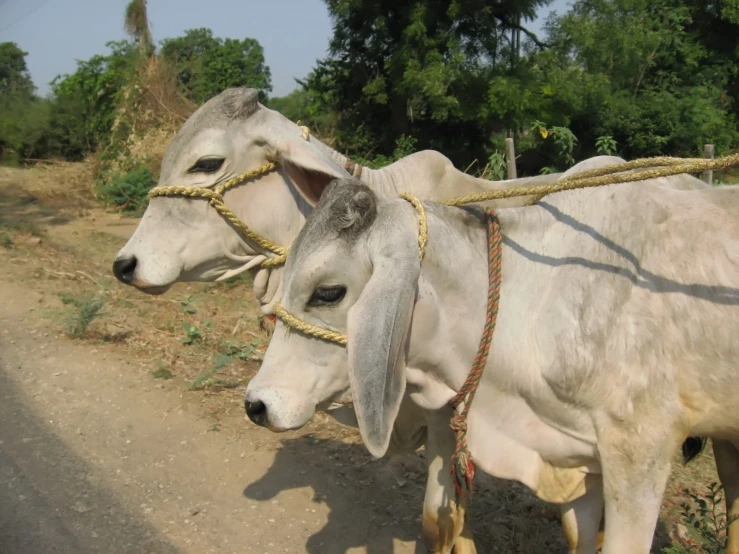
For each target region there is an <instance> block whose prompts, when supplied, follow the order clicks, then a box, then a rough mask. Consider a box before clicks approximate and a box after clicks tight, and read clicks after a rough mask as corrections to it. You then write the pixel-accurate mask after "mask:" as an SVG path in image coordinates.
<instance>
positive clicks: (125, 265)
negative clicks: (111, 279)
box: [113, 256, 138, 285]
mask: <svg viewBox="0 0 739 554" xmlns="http://www.w3.org/2000/svg"><path fill="white" fill-rule="evenodd" d="M137 262H138V260H137V259H136V256H131V257H130V258H118V259H117V260H116V261H114V262H113V275H115V278H116V279H118V280H119V281H120V282H121V283H125V284H126V285H130V284H131V283H132V282H133V272H134V271H136V263H137Z"/></svg>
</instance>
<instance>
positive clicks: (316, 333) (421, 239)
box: [274, 192, 428, 346]
mask: <svg viewBox="0 0 739 554" xmlns="http://www.w3.org/2000/svg"><path fill="white" fill-rule="evenodd" d="M400 197H401V198H402V199H404V200H407V201H408V202H410V204H411V205H412V206H413V208H414V209H415V210H416V213H417V214H418V258H419V260H420V261H421V262H422V261H423V258H424V255H425V254H426V241H427V240H428V220H427V218H426V210H425V209H424V207H423V203H422V202H421V201H420V200H419V199H418V198H417V197H416V196H414V195H413V194H411V193H409V192H404V193H403V194H401V195H400ZM274 311H275V315H276V316H277V317H279V318H280V320H281V321H282V322H283V323H284V324H285V325H286V326H287V327H289V328H290V329H295V330H296V331H300V332H301V333H303V334H304V335H308V336H310V337H315V338H318V339H322V340H326V341H329V342H334V343H336V344H339V345H341V346H346V343H347V340H348V339H347V336H346V335H345V334H343V333H339V332H338V331H334V330H332V329H325V328H323V327H319V326H318V325H313V324H312V323H308V322H307V321H304V320H302V319H300V318H298V317H295V316H294V315H292V314H291V313H289V312H288V311H287V310H286V309H285V308H283V307H282V304H280V303H279V302H276V303H275V304H274Z"/></svg>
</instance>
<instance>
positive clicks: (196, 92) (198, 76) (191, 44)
mask: <svg viewBox="0 0 739 554" xmlns="http://www.w3.org/2000/svg"><path fill="white" fill-rule="evenodd" d="M161 55H162V57H163V58H164V59H165V60H166V61H168V62H169V63H171V64H172V65H173V67H174V68H175V71H176V72H177V79H178V81H179V83H180V85H181V87H182V89H183V92H184V93H185V95H186V96H187V97H188V98H189V99H190V100H192V101H193V102H196V103H203V102H205V101H206V100H208V99H209V98H211V97H212V96H215V95H216V94H218V93H219V92H221V91H222V90H225V89H227V88H229V87H236V86H246V87H251V88H255V89H259V90H260V91H261V92H262V96H263V98H264V97H265V95H266V93H267V92H269V91H271V90H272V81H271V75H270V70H269V67H268V66H267V64H266V62H265V59H264V50H263V49H262V46H261V45H260V44H259V42H258V41H257V40H255V39H253V38H245V39H243V40H237V39H230V38H227V39H222V38H218V37H214V36H213V33H212V31H211V30H210V29H205V28H201V29H191V30H189V31H186V32H185V35H184V36H182V37H177V38H172V39H166V40H164V41H163V42H162V50H161Z"/></svg>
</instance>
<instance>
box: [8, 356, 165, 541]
mask: <svg viewBox="0 0 739 554" xmlns="http://www.w3.org/2000/svg"><path fill="white" fill-rule="evenodd" d="M91 475H92V472H91V471H90V470H89V466H88V465H87V463H86V462H85V461H84V460H82V459H80V458H79V457H78V456H76V455H75V454H74V453H72V452H71V451H70V450H69V449H68V448H67V447H66V446H65V444H64V443H62V442H61V441H60V440H59V439H58V438H57V437H56V436H55V435H54V434H53V433H52V432H51V431H50V429H49V428H48V427H47V426H46V424H45V422H44V421H42V420H41V419H39V418H38V417H37V416H36V415H35V414H33V413H32V412H31V410H30V409H29V408H28V406H27V400H26V398H25V393H24V392H23V391H21V390H19V389H18V388H17V386H16V385H15V384H14V383H13V382H12V381H11V379H10V378H9V377H8V375H7V374H6V372H5V370H4V369H3V368H0V554H46V553H52V552H53V553H60V554H61V553H63V554H66V553H69V554H86V553H92V552H96V553H97V552H99V553H110V554H120V553H131V554H160V553H161V554H165V553H166V554H170V553H172V554H174V553H176V552H177V550H176V549H175V548H173V547H172V546H170V545H168V544H166V543H165V542H163V541H162V540H161V539H160V538H159V537H158V536H157V533H156V532H155V531H154V530H153V529H152V528H151V527H150V526H148V525H147V524H145V523H143V522H142V521H141V518H140V517H136V516H135V515H132V514H131V513H130V512H129V511H127V510H126V509H124V507H123V506H122V505H121V503H120V501H118V500H117V499H116V498H115V497H114V496H113V495H112V494H111V492H110V491H108V490H106V489H105V488H104V487H103V486H101V485H100V484H99V483H95V482H94V481H93V479H92V477H91Z"/></svg>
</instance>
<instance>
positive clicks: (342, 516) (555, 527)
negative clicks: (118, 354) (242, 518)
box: [243, 435, 671, 554]
mask: <svg viewBox="0 0 739 554" xmlns="http://www.w3.org/2000/svg"><path fill="white" fill-rule="evenodd" d="M281 442H282V447H281V449H280V450H279V451H278V453H277V455H276V458H275V461H274V463H273V464H272V467H270V469H269V470H268V472H267V473H266V474H265V475H264V476H263V477H261V478H260V479H259V480H257V481H255V482H253V483H251V484H249V485H248V486H247V487H246V488H245V489H244V493H243V494H244V496H245V497H247V498H249V499H251V500H256V501H262V502H264V501H269V500H272V499H274V498H275V497H276V496H277V495H278V494H279V493H281V492H283V491H286V490H291V489H298V488H309V489H312V490H313V491H314V496H313V500H314V502H316V503H317V504H325V505H326V506H327V507H328V508H329V516H328V521H327V522H326V524H325V525H324V526H323V528H322V529H321V530H320V531H318V532H317V533H315V534H313V535H312V536H310V537H309V538H308V540H307V541H306V545H305V551H306V552H307V553H309V554H345V553H346V552H348V551H349V550H350V549H353V548H362V547H364V548H366V551H367V553H368V554H392V553H394V552H397V550H395V549H394V546H393V541H394V540H400V541H404V542H406V543H412V542H413V541H415V545H414V546H412V547H407V548H409V550H403V552H411V551H412V552H414V554H425V552H426V549H425V546H424V544H423V541H422V539H421V517H420V516H421V510H422V506H423V495H424V486H425V461H424V460H423V454H422V452H420V453H416V454H414V455H405V456H398V457H395V458H392V459H383V460H372V458H371V457H370V456H369V454H368V453H367V452H366V450H365V449H364V447H362V446H361V445H357V444H346V443H343V442H340V441H334V440H330V439H324V438H316V437H314V436H312V435H307V436H303V437H298V438H294V439H292V438H291V439H285V440H283V441H281ZM476 482H477V484H476V490H475V496H474V497H473V501H472V505H471V507H470V512H469V517H470V521H471V522H472V525H473V530H474V533H475V542H476V545H477V549H478V553H479V554H498V553H500V554H502V553H506V554H514V553H515V554H535V553H544V552H547V553H555V554H556V553H562V554H564V553H565V552H567V544H566V542H565V540H564V536H563V534H562V531H561V527H560V522H559V510H558V508H557V507H556V506H553V505H549V504H546V503H544V502H541V501H540V500H538V499H537V498H536V497H535V496H534V495H533V494H531V492H530V491H529V490H528V489H527V488H526V487H524V486H522V485H519V484H518V483H513V482H509V481H503V480H500V479H494V478H491V477H489V476H486V475H479V474H478V478H476ZM670 544H671V541H670V537H669V533H668V530H667V528H666V526H665V525H664V523H663V522H660V524H659V526H658V529H657V532H656V534H655V542H654V549H653V552H660V551H661V549H662V548H664V547H666V546H669V545H670Z"/></svg>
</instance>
